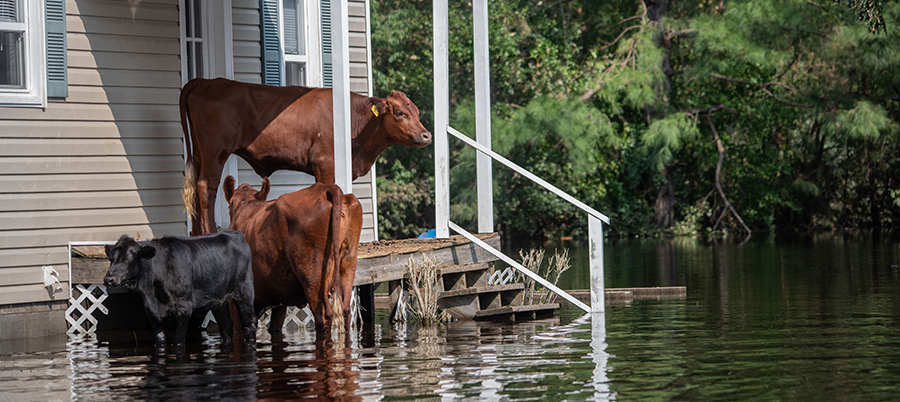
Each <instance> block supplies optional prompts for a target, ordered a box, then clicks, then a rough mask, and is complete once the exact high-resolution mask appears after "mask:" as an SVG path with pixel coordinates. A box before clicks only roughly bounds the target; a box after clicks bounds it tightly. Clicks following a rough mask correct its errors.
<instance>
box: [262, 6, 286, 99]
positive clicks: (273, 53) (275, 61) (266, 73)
mask: <svg viewBox="0 0 900 402" xmlns="http://www.w3.org/2000/svg"><path fill="white" fill-rule="evenodd" d="M259 10H260V13H259V15H260V20H261V21H260V27H261V28H262V35H261V36H262V37H261V40H260V41H261V42H262V43H261V45H262V82H263V84H266V85H279V86H280V85H283V84H282V77H281V70H282V66H283V65H284V61H283V59H282V57H283V56H282V54H281V44H280V43H279V40H278V0H260V2H259Z"/></svg>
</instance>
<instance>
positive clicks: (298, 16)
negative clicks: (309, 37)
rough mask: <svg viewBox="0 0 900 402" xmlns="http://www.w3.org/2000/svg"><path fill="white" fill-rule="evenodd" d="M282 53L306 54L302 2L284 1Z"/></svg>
mask: <svg viewBox="0 0 900 402" xmlns="http://www.w3.org/2000/svg"><path fill="white" fill-rule="evenodd" d="M282 4H283V6H284V10H283V13H282V15H284V52H285V53H286V54H306V30H305V28H304V27H305V26H306V24H305V22H304V17H303V0H284V1H283V2H282Z"/></svg>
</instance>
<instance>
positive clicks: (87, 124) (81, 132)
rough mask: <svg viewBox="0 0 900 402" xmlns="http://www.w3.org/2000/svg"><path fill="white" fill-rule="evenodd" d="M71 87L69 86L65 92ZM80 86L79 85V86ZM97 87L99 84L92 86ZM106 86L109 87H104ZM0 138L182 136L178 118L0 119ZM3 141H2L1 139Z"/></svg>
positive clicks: (71, 90)
mask: <svg viewBox="0 0 900 402" xmlns="http://www.w3.org/2000/svg"><path fill="white" fill-rule="evenodd" d="M75 88H79V87H69V94H72V93H73V91H74V90H75ZM82 88H83V87H82ZM96 89H100V88H96ZM107 89H109V88H107ZM0 138H182V139H183V138H184V134H182V132H181V122H180V121H169V122H155V121H121V122H113V121H58V120H57V121H41V120H30V121H27V120H3V121H0ZM4 142H5V141H4Z"/></svg>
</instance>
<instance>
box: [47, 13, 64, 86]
mask: <svg viewBox="0 0 900 402" xmlns="http://www.w3.org/2000/svg"><path fill="white" fill-rule="evenodd" d="M46 1H47V3H46V10H45V16H44V17H45V23H44V28H45V31H46V35H47V38H46V39H47V97H50V98H65V97H67V96H69V84H68V65H67V63H66V0H46Z"/></svg>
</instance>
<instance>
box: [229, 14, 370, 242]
mask: <svg viewBox="0 0 900 402" xmlns="http://www.w3.org/2000/svg"><path fill="white" fill-rule="evenodd" d="M232 7H233V8H234V12H233V14H234V47H235V50H234V58H235V61H234V64H235V66H234V71H235V79H236V80H238V81H246V82H254V83H260V82H261V81H262V74H261V62H260V49H261V48H260V44H259V35H260V30H259V1H258V0H233V3H232ZM348 10H349V20H350V21H349V22H350V23H349V28H348V30H349V34H350V90H351V91H353V92H356V93H359V94H363V95H368V94H369V78H368V77H369V74H368V67H367V66H368V53H367V51H368V40H367V39H366V2H365V1H350V2H349V3H348ZM242 41H243V42H242ZM242 52H244V53H242ZM239 56H241V57H244V56H245V57H247V61H246V63H244V64H239V60H238V59H239ZM250 59H252V62H251V61H250ZM241 66H245V67H241ZM242 68H246V69H247V70H242ZM237 181H238V184H240V183H249V184H250V185H252V186H253V187H255V188H257V189H258V188H259V185H260V184H261V183H262V179H260V177H259V176H257V175H256V173H255V172H254V171H253V169H251V168H250V165H248V164H247V162H245V161H244V160H242V159H239V162H238V177H237ZM269 182H270V183H271V186H272V187H271V190H270V192H269V199H270V200H272V199H275V198H276V197H278V196H280V195H282V194H286V193H289V192H293V191H297V190H300V189H303V188H306V187H308V186H309V185H310V184H312V183H314V182H315V179H314V178H313V177H312V176H311V175H308V174H306V173H301V172H292V171H284V170H282V171H277V172H275V173H274V174H272V176H271V177H269ZM372 187H373V186H372V173H371V172H370V173H368V174H366V175H365V176H363V177H360V178H358V179H356V180H355V181H354V182H353V194H354V195H355V196H356V197H357V198H358V199H359V202H360V204H362V207H363V229H362V233H361V235H360V242H363V243H365V242H370V241H374V240H375V238H376V237H375V214H374V206H373V200H374V199H375V197H374V196H373V194H372Z"/></svg>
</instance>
